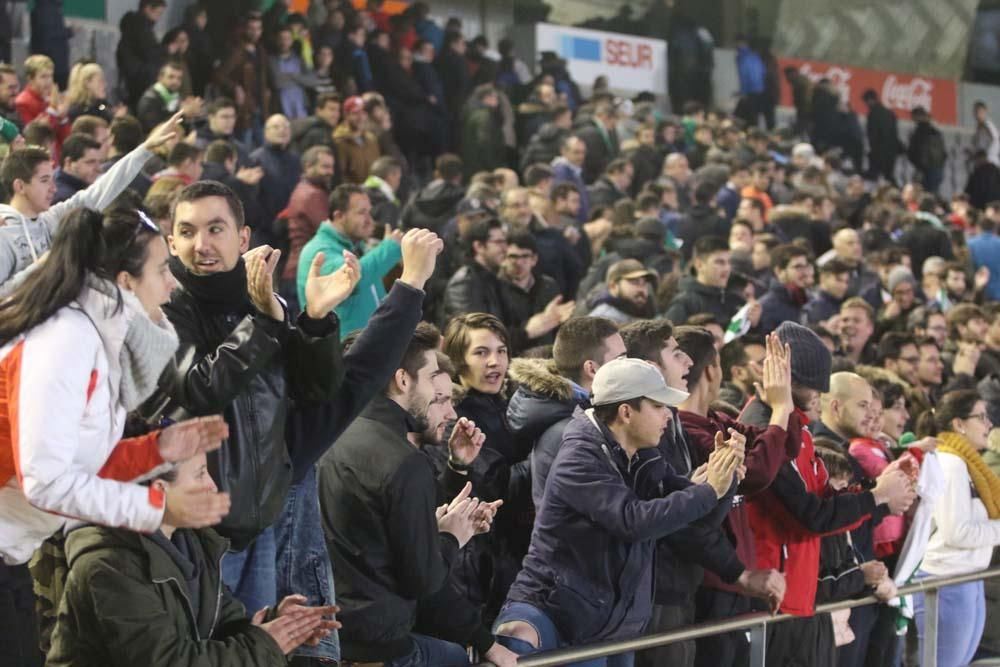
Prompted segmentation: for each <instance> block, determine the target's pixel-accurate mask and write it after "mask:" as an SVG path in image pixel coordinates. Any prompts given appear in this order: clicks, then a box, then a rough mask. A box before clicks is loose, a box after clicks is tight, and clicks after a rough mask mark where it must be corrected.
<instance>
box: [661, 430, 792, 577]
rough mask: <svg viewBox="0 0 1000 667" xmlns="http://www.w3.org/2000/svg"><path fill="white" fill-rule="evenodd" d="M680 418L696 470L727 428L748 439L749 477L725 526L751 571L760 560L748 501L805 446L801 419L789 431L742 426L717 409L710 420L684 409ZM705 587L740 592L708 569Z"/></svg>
mask: <svg viewBox="0 0 1000 667" xmlns="http://www.w3.org/2000/svg"><path fill="white" fill-rule="evenodd" d="M678 416H679V417H680V420H681V425H683V427H684V435H685V436H687V439H688V443H689V444H691V445H693V446H692V447H691V458H692V461H691V464H692V465H693V466H695V467H697V466H700V465H702V464H703V463H707V462H708V456H709V454H711V453H712V450H713V449H715V434H716V432H718V431H722V432H723V433H726V431H727V429H730V428H732V429H735V430H737V431H738V432H740V433H742V434H743V435H745V436H746V438H747V455H746V467H747V474H746V477H744V478H743V481H742V482H741V483H740V486H739V494H740V495H737V496H735V497H734V498H733V507H732V509H731V510H730V511H729V514H728V516H727V517H726V525H727V527H728V529H729V539H730V541H731V542H732V543H733V546H735V548H736V554H737V555H738V556H739V558H740V561H741V562H742V563H743V564H744V565H745V566H746V567H748V568H753V567H755V564H756V562H757V557H756V552H755V550H754V540H753V531H752V530H751V528H750V517H749V515H748V514H747V504H746V499H747V498H748V497H750V496H753V495H755V494H757V493H760V492H761V491H763V490H764V489H766V488H767V487H768V486H770V485H771V482H772V481H773V480H774V478H775V476H776V475H777V474H778V471H779V470H781V466H782V465H784V464H785V463H787V462H788V461H791V460H792V459H794V458H795V457H796V455H798V453H799V448H800V447H801V445H802V439H801V436H800V432H801V430H802V429H801V425H800V423H799V418H798V416H797V415H795V414H793V415H792V416H791V417H790V418H789V420H788V431H785V430H784V429H782V428H780V427H778V426H770V425H768V426H766V427H759V426H750V425H749V424H741V423H740V422H738V421H736V420H734V419H731V418H730V417H727V416H726V415H724V414H722V413H719V412H716V411H714V410H710V411H709V413H708V416H707V417H702V416H701V415H697V414H695V413H693V412H686V411H684V410H681V411H680V412H679V413H678ZM705 585H706V586H709V587H710V588H716V589H719V590H724V591H729V592H732V593H738V592H740V591H739V589H738V588H737V587H736V586H734V585H732V584H727V583H726V582H724V581H723V580H722V579H720V578H719V577H718V576H717V575H716V574H715V573H714V572H712V571H711V570H708V569H706V570H705Z"/></svg>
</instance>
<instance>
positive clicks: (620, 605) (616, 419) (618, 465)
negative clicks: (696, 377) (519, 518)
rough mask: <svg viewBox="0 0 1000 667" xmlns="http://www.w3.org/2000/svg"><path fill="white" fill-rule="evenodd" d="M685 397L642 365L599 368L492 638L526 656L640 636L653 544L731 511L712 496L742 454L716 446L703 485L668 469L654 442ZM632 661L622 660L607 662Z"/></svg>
mask: <svg viewBox="0 0 1000 667" xmlns="http://www.w3.org/2000/svg"><path fill="white" fill-rule="evenodd" d="M684 396H686V394H685V393H684V392H680V391H677V390H674V389H670V388H668V387H667V385H666V383H665V382H664V380H663V375H662V374H661V373H660V371H659V370H657V368H656V367H655V366H653V365H652V364H649V363H648V362H645V361H642V360H639V359H616V360H613V361H610V362H608V363H607V364H605V365H603V366H601V368H600V369H599V370H598V371H597V374H596V375H595V377H594V383H593V387H592V401H591V403H592V405H593V406H594V407H593V408H591V409H589V410H586V411H584V410H582V409H577V411H576V412H575V413H574V416H573V421H572V422H570V424H569V425H568V426H567V427H566V431H565V433H564V435H563V444H562V447H561V449H560V450H559V454H558V455H557V456H556V459H555V462H554V464H553V466H552V470H551V472H550V474H549V478H548V481H547V483H546V485H545V493H544V496H543V499H542V506H541V507H540V508H539V511H538V515H537V517H536V519H535V530H534V533H533V534H532V536H531V546H530V548H529V550H528V555H527V556H526V557H525V559H524V565H523V569H522V570H521V572H520V574H519V575H518V577H517V580H516V581H515V582H514V585H513V586H512V587H511V589H510V593H509V594H508V596H507V602H506V604H505V605H504V607H503V609H502V610H501V612H500V615H499V617H498V618H497V621H496V624H497V630H496V634H497V635H498V641H500V642H501V643H503V644H505V645H506V646H508V647H509V648H510V649H511V650H513V651H514V652H516V653H520V654H524V653H529V652H532V651H535V650H539V649H540V650H543V651H544V650H551V649H554V648H558V647H562V646H568V645H572V644H582V643H590V642H594V641H601V640H608V639H620V638H623V637H632V636H636V635H638V634H640V633H641V632H642V631H643V629H644V627H645V625H646V622H647V620H648V619H649V616H650V614H651V612H652V602H653V601H652V594H653V559H654V550H655V546H656V540H657V539H659V538H661V537H664V536H666V535H669V534H671V533H675V532H677V531H680V530H682V529H685V528H687V529H691V530H696V529H698V526H697V523H696V522H698V520H699V519H702V518H707V517H711V516H712V515H713V514H714V513H715V512H719V511H722V512H726V511H728V509H729V503H728V502H723V503H720V502H719V500H720V499H721V498H723V497H725V496H726V494H727V493H728V492H729V490H730V488H731V487H732V485H733V476H734V473H735V472H736V470H737V468H738V467H739V465H740V463H741V462H742V452H741V451H739V450H737V449H735V448H729V447H725V446H722V444H721V443H720V446H719V448H718V450H717V452H716V453H715V454H713V456H712V457H711V459H710V463H709V466H708V469H707V473H705V474H704V476H703V477H704V479H702V478H701V477H699V478H698V479H697V480H694V481H692V480H688V479H686V478H684V477H680V476H678V475H676V474H675V473H674V471H673V469H672V468H671V467H670V465H669V464H667V463H666V462H665V461H664V460H663V458H662V456H661V455H660V453H659V451H658V449H657V446H658V444H659V442H660V437H661V436H662V434H663V432H664V430H665V429H666V428H667V426H668V425H669V424H670V420H671V418H672V413H671V411H670V409H669V406H670V405H676V404H677V403H678V402H679V401H680V400H683V397H684ZM706 523H708V522H706ZM706 529H707V528H706ZM609 573H615V574H614V575H613V576H609ZM632 662H633V656H632V655H631V654H627V655H620V656H614V657H612V658H609V659H608V661H607V663H606V664H607V666H608V667H630V666H631V665H632Z"/></svg>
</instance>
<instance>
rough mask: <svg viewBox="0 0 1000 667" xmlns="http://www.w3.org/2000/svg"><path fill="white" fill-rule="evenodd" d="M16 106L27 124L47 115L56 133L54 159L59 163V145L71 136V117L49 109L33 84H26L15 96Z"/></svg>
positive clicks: (18, 113) (22, 119)
mask: <svg viewBox="0 0 1000 667" xmlns="http://www.w3.org/2000/svg"><path fill="white" fill-rule="evenodd" d="M14 108H15V109H17V115H18V116H20V118H21V122H22V123H24V124H25V125H27V124H28V123H30V122H31V121H33V120H35V119H36V118H38V117H39V116H41V115H43V114H44V115H45V117H46V118H47V120H48V121H49V126H50V127H51V128H52V130H53V131H54V132H55V133H56V150H55V151H54V153H55V154H54V155H53V156H52V159H53V161H54V162H55V163H56V164H59V155H58V153H59V147H61V146H62V142H63V141H64V140H65V139H66V137H68V136H69V132H70V129H71V126H70V122H69V118H68V117H67V116H57V115H55V113H54V112H52V111H49V103H48V102H47V101H46V100H45V98H43V97H42V96H41V95H39V94H38V93H37V92H36V91H35V89H34V88H32V87H31V86H25V87H24V90H22V91H21V92H20V93H18V94H17V97H15V98H14Z"/></svg>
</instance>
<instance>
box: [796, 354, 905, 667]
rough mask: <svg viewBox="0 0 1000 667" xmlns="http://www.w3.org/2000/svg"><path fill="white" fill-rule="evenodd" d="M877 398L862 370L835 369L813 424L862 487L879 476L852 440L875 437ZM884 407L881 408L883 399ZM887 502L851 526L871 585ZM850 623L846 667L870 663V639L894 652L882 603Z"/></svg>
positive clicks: (842, 661)
mask: <svg viewBox="0 0 1000 667" xmlns="http://www.w3.org/2000/svg"><path fill="white" fill-rule="evenodd" d="M877 401H878V399H877V398H875V395H874V394H873V392H872V388H871V386H870V385H869V384H868V382H867V381H866V380H865V379H864V378H863V377H861V376H860V375H857V374H855V373H834V374H833V375H831V376H830V391H828V392H827V393H825V394H822V395H821V396H820V419H819V420H818V421H814V422H812V424H810V425H809V428H810V429H811V430H812V433H813V436H814V437H816V438H820V437H824V438H829V439H830V440H832V441H833V442H836V443H837V444H838V445H839V446H840V447H841V448H842V449H843V452H844V454H845V455H847V460H848V461H849V462H850V464H851V469H852V470H853V471H854V474H853V476H852V479H851V483H852V484H858V485H861V486H862V487H870V486H871V485H872V483H873V480H870V479H866V476H865V473H864V471H863V470H862V468H861V466H860V465H859V464H858V462H857V460H856V459H855V458H854V457H853V456H851V455H850V452H849V448H850V442H851V440H852V439H854V438H866V437H870V436H869V434H870V432H871V431H872V430H878V427H876V426H875V425H874V423H873V420H875V419H877V418H878V417H877V414H878V413H879V411H878V410H877V409H876V405H875V403H876V402H877ZM878 407H881V404H879V406H878ZM884 507H885V506H884V505H883V506H880V507H878V508H876V510H875V512H874V513H873V514H871V515H870V518H869V519H868V520H866V521H864V523H861V524H860V525H858V526H857V527H856V528H855V529H854V530H852V531H851V540H852V543H853V545H854V548H855V550H856V552H857V554H858V562H859V563H861V564H862V571H863V572H865V581H866V583H868V584H869V585H872V581H869V579H874V577H875V576H877V572H878V571H880V569H881V568H880V567H879V565H878V564H877V563H875V562H874V561H875V540H874V530H875V527H876V526H877V525H878V524H879V523H881V522H882V519H883V518H885V516H886V515H887V512H886V511H885V510H884ZM849 622H850V626H851V630H852V631H853V632H854V641H853V642H851V643H850V644H849V645H846V646H843V647H841V649H840V650H838V652H837V662H838V664H839V665H840V666H841V667H848V666H853V665H861V664H865V662H866V659H865V658H866V655H867V654H868V652H869V644H871V651H872V652H873V654H877V655H881V656H885V655H887V653H886V652H887V651H888V655H893V652H892V642H894V641H895V634H894V624H893V616H892V614H891V613H889V612H888V611H886V613H885V614H883V610H882V609H881V608H880V607H873V606H869V607H866V608H860V607H859V608H856V609H852V610H851V617H850V621H849ZM891 662H892V660H891V659H889V660H887V661H886V660H884V659H883V660H879V661H876V662H875V663H871V662H869V664H889V663H891Z"/></svg>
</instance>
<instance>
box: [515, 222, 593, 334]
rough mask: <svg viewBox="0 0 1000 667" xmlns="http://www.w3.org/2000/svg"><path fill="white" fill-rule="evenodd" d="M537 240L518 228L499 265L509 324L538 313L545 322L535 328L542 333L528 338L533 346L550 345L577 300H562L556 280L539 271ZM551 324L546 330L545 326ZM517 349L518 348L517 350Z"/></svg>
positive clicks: (520, 322) (519, 323)
mask: <svg viewBox="0 0 1000 667" xmlns="http://www.w3.org/2000/svg"><path fill="white" fill-rule="evenodd" d="M538 260H539V255H538V244H537V243H536V242H535V237H533V236H532V235H531V234H529V233H528V232H516V233H515V234H514V235H513V236H511V238H510V242H509V244H508V246H507V257H506V258H505V259H504V262H503V265H502V266H501V267H500V292H501V297H502V298H503V299H504V300H505V301H506V303H507V311H508V314H509V315H510V320H508V321H507V322H506V324H507V326H509V327H515V328H516V327H523V326H525V325H526V324H527V323H528V322H529V321H531V319H532V318H533V317H535V316H537V315H541V316H542V317H541V318H539V321H543V322H544V324H543V326H539V327H538V328H537V330H536V332H537V333H539V335H537V336H535V337H534V338H532V339H531V340H530V341H528V344H530V345H532V346H536V345H551V344H552V342H553V341H554V340H555V331H554V330H555V329H556V328H557V327H558V326H559V325H560V324H562V323H563V322H565V321H566V320H567V319H569V316H570V315H572V313H573V308H574V307H575V306H576V304H575V302H573V301H570V302H569V303H566V304H563V303H562V297H561V296H560V294H559V285H557V284H556V281H555V280H553V279H552V278H550V277H548V276H547V275H545V274H544V273H542V272H540V271H536V270H535V267H536V266H537V265H538ZM547 327H550V328H549V330H548V331H546V332H545V333H541V332H542V330H543V329H545V328H547ZM515 353H516V351H515Z"/></svg>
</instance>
